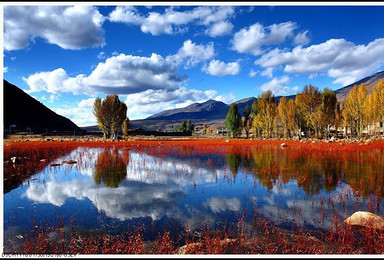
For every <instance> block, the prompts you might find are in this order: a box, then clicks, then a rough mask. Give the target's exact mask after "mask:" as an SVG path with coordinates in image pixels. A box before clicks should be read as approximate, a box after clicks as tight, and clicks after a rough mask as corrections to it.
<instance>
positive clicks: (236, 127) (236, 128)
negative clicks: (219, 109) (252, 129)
mask: <svg viewBox="0 0 384 260" xmlns="http://www.w3.org/2000/svg"><path fill="white" fill-rule="evenodd" d="M241 123H242V122H241V115H240V114H239V110H238V107H237V104H236V103H232V104H231V105H230V106H229V109H228V113H227V116H226V118H225V128H227V130H228V135H229V136H230V137H232V138H234V137H237V136H240V134H241Z"/></svg>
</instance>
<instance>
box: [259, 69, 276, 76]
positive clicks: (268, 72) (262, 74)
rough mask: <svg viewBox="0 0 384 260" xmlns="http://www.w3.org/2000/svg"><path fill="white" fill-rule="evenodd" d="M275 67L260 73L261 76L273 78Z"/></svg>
mask: <svg viewBox="0 0 384 260" xmlns="http://www.w3.org/2000/svg"><path fill="white" fill-rule="evenodd" d="M273 69H274V68H273V67H269V68H266V69H265V70H264V71H262V72H260V75H261V76H264V77H268V78H273Z"/></svg>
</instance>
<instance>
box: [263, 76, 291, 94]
mask: <svg viewBox="0 0 384 260" xmlns="http://www.w3.org/2000/svg"><path fill="white" fill-rule="evenodd" d="M289 82H290V78H289V77H288V76H283V77H281V78H276V77H275V78H273V79H272V80H271V81H269V82H267V83H264V84H263V85H261V86H260V89H261V90H262V91H268V90H271V91H272V93H273V94H274V95H285V94H287V93H289V92H292V91H296V90H297V88H296V87H295V88H290V87H288V86H287V85H286V84H288V83H289Z"/></svg>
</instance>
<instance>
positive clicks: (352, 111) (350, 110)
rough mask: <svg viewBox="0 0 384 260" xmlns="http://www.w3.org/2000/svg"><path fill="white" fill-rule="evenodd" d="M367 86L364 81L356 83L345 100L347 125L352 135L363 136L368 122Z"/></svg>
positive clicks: (344, 107) (344, 115)
mask: <svg viewBox="0 0 384 260" xmlns="http://www.w3.org/2000/svg"><path fill="white" fill-rule="evenodd" d="M366 99H367V87H366V86H365V85H364V83H361V84H360V85H354V86H353V88H352V90H351V91H350V92H349V94H348V96H347V98H346V99H345V100H344V102H343V112H342V114H343V117H344V124H345V126H346V127H347V128H348V127H349V128H350V129H351V134H352V136H358V137H361V136H362V133H363V130H364V127H365V126H366V123H367V116H366V106H367V101H366Z"/></svg>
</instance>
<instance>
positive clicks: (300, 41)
mask: <svg viewBox="0 0 384 260" xmlns="http://www.w3.org/2000/svg"><path fill="white" fill-rule="evenodd" d="M293 42H294V44H296V45H307V44H308V43H309V42H310V40H309V38H308V30H307V31H304V32H301V33H298V34H297V35H296V36H295V39H294V40H293Z"/></svg>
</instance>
